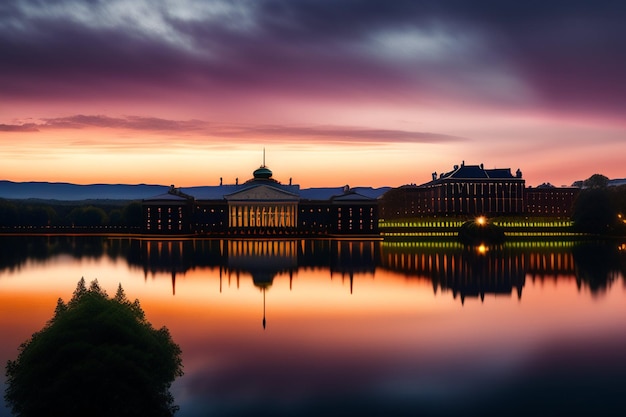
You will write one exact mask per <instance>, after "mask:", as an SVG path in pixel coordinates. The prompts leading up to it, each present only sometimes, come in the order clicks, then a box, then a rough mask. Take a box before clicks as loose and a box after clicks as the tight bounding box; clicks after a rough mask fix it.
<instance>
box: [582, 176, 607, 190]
mask: <svg viewBox="0 0 626 417" xmlns="http://www.w3.org/2000/svg"><path fill="white" fill-rule="evenodd" d="M608 185H609V179H608V178H607V177H605V176H604V175H602V174H593V175H592V176H591V177H589V178H587V179H586V180H585V181H583V187H585V188H606V187H608Z"/></svg>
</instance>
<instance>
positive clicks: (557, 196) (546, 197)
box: [525, 184, 580, 217]
mask: <svg viewBox="0 0 626 417" xmlns="http://www.w3.org/2000/svg"><path fill="white" fill-rule="evenodd" d="M579 191H580V188H576V187H555V186H554V185H551V184H541V185H540V186H538V187H536V188H527V189H526V194H525V209H526V210H525V212H526V214H528V215H531V216H548V217H569V216H571V214H572V207H573V206H574V200H575V199H576V196H577V195H578V193H579Z"/></svg>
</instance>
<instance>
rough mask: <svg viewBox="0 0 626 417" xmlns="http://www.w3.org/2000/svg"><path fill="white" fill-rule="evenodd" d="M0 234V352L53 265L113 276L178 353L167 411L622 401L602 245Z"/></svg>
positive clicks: (620, 362)
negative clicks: (166, 332)
mask: <svg viewBox="0 0 626 417" xmlns="http://www.w3.org/2000/svg"><path fill="white" fill-rule="evenodd" d="M0 242H1V246H2V248H1V249H2V250H1V251H0V313H1V314H0V332H1V334H2V337H3V342H4V343H3V344H2V345H0V359H2V360H3V361H4V362H6V359H8V358H14V357H15V351H16V348H17V346H18V345H19V343H20V342H21V341H23V340H24V339H25V338H26V337H28V334H32V332H33V331H34V330H36V329H38V328H41V326H42V325H43V323H44V322H45V320H46V319H47V318H48V317H49V316H50V313H51V312H52V310H53V309H54V302H55V300H56V298H57V297H59V296H61V297H65V296H67V293H66V292H65V290H64V289H63V288H64V287H63V285H62V284H63V282H61V281H63V276H67V275H69V276H70V278H67V279H66V281H68V282H69V283H70V284H71V285H69V284H68V286H69V288H70V289H69V291H71V288H73V286H74V284H75V282H76V279H77V278H79V277H80V275H78V276H77V274H85V276H86V277H88V278H89V279H93V278H96V277H97V278H102V281H101V282H102V283H103V284H104V285H112V286H113V288H115V287H116V286H117V284H118V282H119V281H121V282H122V284H123V286H124V288H125V289H126V290H127V292H128V293H129V295H131V294H132V297H133V298H135V297H137V298H140V299H141V301H142V306H143V308H144V310H145V311H146V314H147V315H148V317H149V318H150V319H151V321H152V322H154V323H158V324H157V325H158V326H160V325H166V326H167V327H168V328H170V329H171V331H172V335H173V337H174V339H175V340H176V341H177V343H179V344H180V346H181V348H182V351H183V362H184V365H185V376H184V377H182V378H181V380H180V382H178V381H177V383H175V386H174V387H173V392H174V395H175V396H176V403H177V404H179V405H180V406H181V410H180V413H179V415H180V416H181V417H195V416H205V415H216V416H224V415H232V416H243V415H259V414H261V415H275V416H286V415H299V416H315V415H355V414H356V415H362V416H368V415H381V416H382V415H385V416H397V415H418V414H419V415H439V416H441V415H460V414H463V415H492V414H493V415H534V414H538V415H542V414H551V415H557V414H561V415H564V414H573V413H575V412H577V411H582V412H584V413H586V414H587V415H603V414H604V415H611V413H610V412H605V413H603V411H606V410H616V409H617V410H619V411H626V410H624V407H625V406H624V404H623V400H622V398H623V396H624V395H626V392H625V391H626V388H625V387H624V385H623V384H621V383H620V382H619V381H623V380H624V378H626V357H625V356H624V352H625V351H626V350H625V349H626V337H625V336H624V332H623V317H624V315H626V303H624V300H625V299H626V292H625V291H624V288H623V285H619V284H622V283H624V279H623V277H624V265H625V257H626V251H625V250H618V247H619V244H615V243H612V242H611V243H592V242H587V243H584V244H583V243H574V242H547V243H543V242H542V243H540V242H518V243H508V244H506V245H501V246H494V247H487V248H486V250H485V251H477V250H474V249H469V248H465V247H463V246H461V245H458V244H456V243H454V242H443V241H442V242H389V241H386V242H381V241H348V240H336V241H335V240H297V239H296V240H289V239H287V240H268V241H258V240H203V239H195V240H194V239H191V240H167V241H159V240H138V239H119V238H110V239H106V238H93V239H92V238H86V237H58V236H56V237H55V236H52V237H45V238H37V239H33V238H27V239H22V238H18V239H8V238H3V239H0ZM94 271H96V272H94ZM101 271H106V272H101ZM100 273H102V275H95V274H100ZM231 280H232V284H231ZM348 284H349V286H348ZM548 284H550V285H548ZM552 284H553V285H552ZM41 287H45V289H44V290H40V288H41ZM107 288H109V287H107ZM44 291H45V292H46V294H43V293H44ZM48 293H51V294H52V295H50V296H49V295H48ZM42 294H43V295H42ZM589 294H593V295H594V296H593V297H590V296H589ZM44 297H47V298H45V299H44ZM481 298H483V299H484V301H483V302H481V301H480V300H481ZM265 307H267V311H265ZM37 308H39V311H42V313H41V314H39V315H35V314H34V313H32V312H33V310H36V309H37ZM266 312H267V317H266V315H265V313H266ZM262 317H263V319H264V321H262ZM265 319H267V320H265ZM263 324H265V325H266V327H265V330H264V329H263V326H262V325H263ZM18 327H21V328H23V329H24V330H19V332H18V329H17V328H18ZM604 407H606V408H604ZM609 407H610V408H609ZM537 410H540V411H537ZM516 411H517V413H516ZM541 411H545V412H541ZM561 412H562V413H561ZM0 415H2V416H3V417H4V415H3V414H2V410H0Z"/></svg>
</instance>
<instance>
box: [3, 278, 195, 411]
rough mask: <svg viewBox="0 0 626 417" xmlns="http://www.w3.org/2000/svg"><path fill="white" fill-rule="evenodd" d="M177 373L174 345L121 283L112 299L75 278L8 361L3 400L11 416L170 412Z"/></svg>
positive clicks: (178, 360)
mask: <svg viewBox="0 0 626 417" xmlns="http://www.w3.org/2000/svg"><path fill="white" fill-rule="evenodd" d="M182 374H183V372H182V360H181V350H180V347H179V346H178V345H177V344H175V343H174V342H173V340H172V338H171V336H170V333H169V331H168V330H167V328H165V327H163V328H161V329H158V330H157V329H154V328H153V327H152V325H151V324H150V323H149V322H148V321H147V320H146V318H145V314H144V312H143V310H142V309H141V306H140V304H139V300H135V301H134V302H130V301H129V300H128V299H127V298H126V295H125V294H124V290H123V289H122V287H121V285H120V286H119V288H118V291H117V293H116V295H115V297H113V298H109V297H108V296H107V294H106V292H105V291H104V290H103V289H101V288H100V286H99V285H98V282H97V281H93V282H92V283H91V285H90V286H89V288H87V287H86V285H85V280H84V279H81V280H80V281H79V283H78V285H77V287H76V290H75V291H74V294H73V296H72V299H71V300H70V301H69V302H68V303H64V302H63V300H62V299H59V300H58V302H57V306H56V308H55V312H54V315H53V317H52V318H51V319H50V320H49V321H48V322H47V323H46V325H45V326H44V327H43V329H42V330H40V331H38V332H36V333H34V334H33V335H32V337H31V338H30V339H28V340H27V341H26V342H24V343H23V344H22V345H21V346H20V347H19V354H18V357H17V359H16V360H15V361H8V363H7V366H6V375H7V388H6V392H5V399H6V401H7V403H8V404H9V405H10V407H11V408H12V410H13V413H14V414H15V415H17V416H22V417H29V416H42V415H65V416H79V415H80V416H86V415H89V416H172V415H174V413H175V412H176V410H177V409H178V407H176V406H175V405H174V399H173V397H172V395H171V394H170V392H169V388H170V386H171V383H172V382H173V381H174V379H175V378H176V377H179V376H181V375H182Z"/></svg>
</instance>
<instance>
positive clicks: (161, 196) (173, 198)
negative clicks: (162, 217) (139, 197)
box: [144, 192, 187, 201]
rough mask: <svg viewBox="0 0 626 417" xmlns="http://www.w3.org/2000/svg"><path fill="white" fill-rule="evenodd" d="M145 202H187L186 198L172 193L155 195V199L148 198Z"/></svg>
mask: <svg viewBox="0 0 626 417" xmlns="http://www.w3.org/2000/svg"><path fill="white" fill-rule="evenodd" d="M144 201H187V199H186V198H185V197H182V196H180V195H176V194H172V193H169V192H167V193H164V194H159V195H155V196H154V197H150V198H146V199H144Z"/></svg>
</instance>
